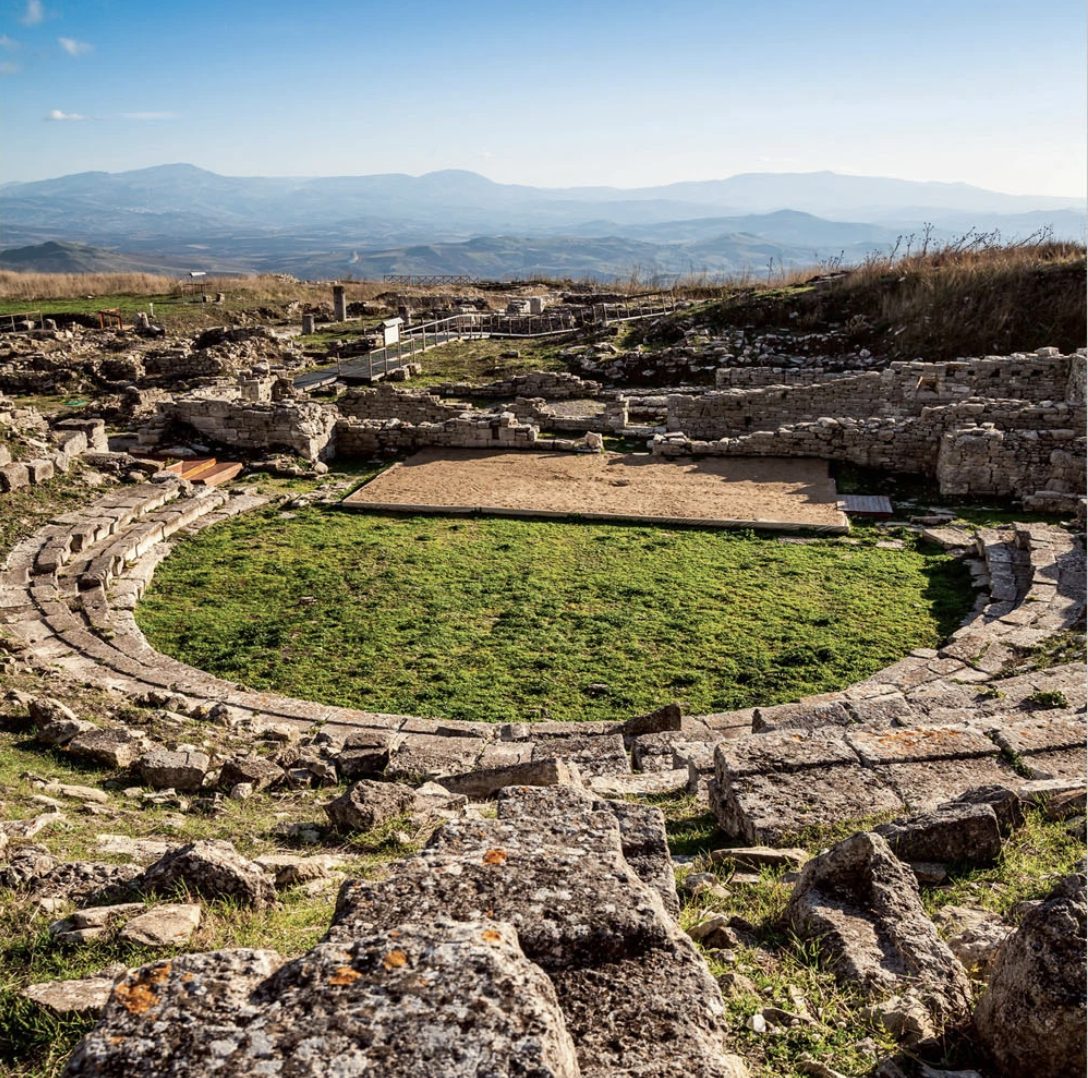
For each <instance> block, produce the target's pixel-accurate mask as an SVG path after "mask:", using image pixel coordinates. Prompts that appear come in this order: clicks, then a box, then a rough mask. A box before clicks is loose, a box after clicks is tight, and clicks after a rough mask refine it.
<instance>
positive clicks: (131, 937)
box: [121, 903, 201, 947]
mask: <svg viewBox="0 0 1088 1078" xmlns="http://www.w3.org/2000/svg"><path fill="white" fill-rule="evenodd" d="M200 916H201V911H200V907H199V906H197V905H195V904H193V903H181V904H179V905H174V906H156V907H155V908H154V909H151V910H148V911H147V913H144V914H141V915H140V916H139V917H134V918H133V919H132V920H131V921H129V923H128V924H127V925H125V927H124V928H123V929H122V930H121V939H123V940H128V941H129V942H130V943H138V944H140V945H141V946H143V947H183V946H184V945H185V944H186V943H188V942H189V940H190V939H191V938H192V935H193V933H194V932H195V931H196V930H197V929H198V928H199V927H200Z"/></svg>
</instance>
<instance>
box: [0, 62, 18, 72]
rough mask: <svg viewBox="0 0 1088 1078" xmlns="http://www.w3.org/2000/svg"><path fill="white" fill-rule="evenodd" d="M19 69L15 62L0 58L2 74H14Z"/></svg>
mask: <svg viewBox="0 0 1088 1078" xmlns="http://www.w3.org/2000/svg"><path fill="white" fill-rule="evenodd" d="M18 70H19V65H18V64H13V63H11V62H10V61H9V60H0V75H14V74H15V72H16V71H18Z"/></svg>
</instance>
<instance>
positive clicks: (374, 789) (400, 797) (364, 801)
mask: <svg viewBox="0 0 1088 1078" xmlns="http://www.w3.org/2000/svg"><path fill="white" fill-rule="evenodd" d="M414 801H415V797H414V795H413V791H412V788H411V787H410V786H404V785H402V784H401V783H398V782H377V781H375V780H373V779H360V780H359V781H358V782H357V783H355V785H354V786H352V787H351V789H349V790H348V792H347V793H345V794H343V795H342V796H340V797H338V798H336V800H335V801H330V802H329V803H328V804H327V805H326V806H325V815H326V816H328V818H329V819H330V820H331V821H332V824H333V826H334V827H336V828H337V829H338V830H340V831H348V832H350V831H370V830H373V829H374V828H375V827H381V826H382V824H385V823H388V822H389V821H390V820H395V819H397V817H398V816H403V815H405V814H407V813H409V812H411V811H412V805H413V803H414Z"/></svg>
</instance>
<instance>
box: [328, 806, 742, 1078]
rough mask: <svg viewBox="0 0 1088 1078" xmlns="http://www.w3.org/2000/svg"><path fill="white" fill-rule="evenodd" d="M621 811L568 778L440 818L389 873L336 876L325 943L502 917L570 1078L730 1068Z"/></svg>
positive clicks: (699, 978)
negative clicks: (546, 1006)
mask: <svg viewBox="0 0 1088 1078" xmlns="http://www.w3.org/2000/svg"><path fill="white" fill-rule="evenodd" d="M626 807H627V806H611V805H609V804H607V803H605V802H603V801H601V800H599V799H597V798H594V797H593V796H592V795H591V794H588V793H586V792H584V791H582V790H579V789H577V788H575V787H570V786H552V787H514V788H509V789H506V790H504V791H502V792H501V793H500V795H499V801H498V818H497V819H482V820H466V821H458V822H454V823H449V824H446V825H445V826H444V827H442V828H441V829H440V830H439V831H438V832H436V833H435V835H434V836H433V838H432V839H431V841H430V843H429V845H428V848H427V849H425V850H424V851H422V852H421V853H420V854H417V855H416V856H414V857H412V858H409V859H408V860H407V861H405V862H404V863H403V864H402V865H401V866H400V867H399V869H398V871H397V872H396V873H395V874H394V875H393V876H392V877H391V878H389V879H387V880H380V881H377V880H356V881H352V882H350V883H348V884H345V886H344V888H343V889H342V891H341V893H340V898H339V900H338V902H337V910H336V915H335V918H334V921H333V927H332V929H331V931H330V933H329V937H328V938H329V940H330V942H342V943H348V942H350V941H351V940H352V939H355V938H359V937H360V936H365V935H368V934H370V933H373V932H375V931H388V930H391V929H393V928H395V927H396V926H397V925H398V924H400V923H402V922H405V921H409V920H411V919H413V918H415V919H419V918H427V919H431V918H438V917H442V916H449V917H453V918H455V919H457V920H458V921H465V922H469V923H474V924H478V925H481V926H486V925H488V924H490V923H491V921H492V920H493V919H494V920H500V921H508V922H510V923H511V924H512V925H513V926H514V927H515V929H516V930H517V933H518V939H519V941H520V943H521V946H522V948H523V950H524V951H525V953H526V955H527V956H528V957H529V958H530V959H531V960H532V961H534V962H537V963H539V964H540V965H541V967H542V968H543V969H544V970H545V972H547V974H548V975H549V977H550V978H551V980H552V982H553V984H554V985H555V988H556V994H557V997H558V1000H559V1005H560V1007H561V1008H562V1010H563V1013H564V1015H565V1017H566V1022H567V1028H568V1029H569V1031H570V1033H571V1036H572V1037H573V1039H574V1043H575V1045H576V1047H577V1051H578V1061H579V1065H580V1067H581V1073H582V1075H583V1076H584V1078H596V1076H605V1075H609V1076H611V1075H621V1074H622V1075H629V1074H636V1075H639V1076H640V1078H665V1076H666V1075H674V1074H678V1073H690V1074H698V1075H700V1076H701V1078H711V1076H713V1078H724V1076H725V1075H730V1074H735V1073H737V1071H736V1067H735V1066H734V1064H733V1063H732V1062H730V1061H728V1060H727V1059H726V1058H725V1057H724V1056H723V1041H722V1036H723V1026H722V1016H723V1006H722V1001H721V993H720V990H719V989H718V987H717V985H716V984H715V983H714V981H713V979H712V978H711V977H710V974H709V972H708V970H707V969H706V967H705V965H704V964H703V962H702V960H701V959H700V958H699V956H698V954H697V953H696V951H695V949H694V947H693V946H692V943H691V941H690V940H689V939H688V938H687V937H686V936H685V935H684V934H683V933H682V932H681V931H680V929H679V927H678V926H677V924H676V922H675V921H674V920H673V918H672V917H671V916H670V915H669V913H668V912H667V910H666V909H665V907H664V905H663V902H662V899H661V897H660V896H659V893H658V892H657V891H656V889H655V888H654V887H653V886H649V885H647V884H646V883H644V882H643V880H642V879H641V878H640V877H639V875H636V873H635V872H634V871H632V868H631V867H630V866H629V864H628V861H627V858H626V857H625V855H624V848H625V845H626V846H627V847H628V848H630V850H631V852H632V856H637V855H638V854H640V853H641V854H642V855H644V856H649V855H650V852H651V849H652V845H653V844H652V842H650V838H651V834H650V829H649V828H648V827H647V822H648V821H647V819H644V818H642V817H641V816H640V817H639V818H637V819H636V818H630V819H628V820H626V821H625V822H626V825H627V830H626V832H625V830H624V823H623V822H621V821H620V820H619V819H618V818H617V815H616V813H615V812H614V811H613V808H626ZM630 807H631V808H637V809H645V808H647V807H648V806H630ZM652 811H654V812H656V811H657V810H652ZM647 867H649V866H647Z"/></svg>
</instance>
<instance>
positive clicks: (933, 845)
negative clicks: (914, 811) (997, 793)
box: [875, 803, 1001, 865]
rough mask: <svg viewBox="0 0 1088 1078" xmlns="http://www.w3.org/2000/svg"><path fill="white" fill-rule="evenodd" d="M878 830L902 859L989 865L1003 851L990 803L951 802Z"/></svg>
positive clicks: (995, 817)
mask: <svg viewBox="0 0 1088 1078" xmlns="http://www.w3.org/2000/svg"><path fill="white" fill-rule="evenodd" d="M875 830H876V833H877V834H878V835H880V836H881V837H882V838H883V839H884V840H885V841H886V842H887V843H888V845H889V846H890V847H891V848H892V850H893V851H894V853H895V855H896V857H898V858H899V859H900V860H901V861H931V862H932V861H937V862H941V863H946V862H954V863H960V864H969V865H986V864H990V863H991V862H993V861H995V860H996V859H997V857H998V856H999V855H1000V853H1001V829H1000V825H999V822H998V818H997V814H996V813H995V812H994V809H993V806H992V805H989V804H956V803H948V804H944V805H940V806H939V807H938V808H937V809H935V810H934V811H933V812H926V813H922V814H920V815H918V816H910V817H907V818H901V819H898V820H895V821H893V822H892V823H887V824H882V825H881V826H880V827H877V828H876V829H875Z"/></svg>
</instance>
